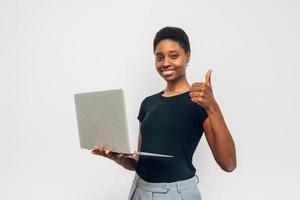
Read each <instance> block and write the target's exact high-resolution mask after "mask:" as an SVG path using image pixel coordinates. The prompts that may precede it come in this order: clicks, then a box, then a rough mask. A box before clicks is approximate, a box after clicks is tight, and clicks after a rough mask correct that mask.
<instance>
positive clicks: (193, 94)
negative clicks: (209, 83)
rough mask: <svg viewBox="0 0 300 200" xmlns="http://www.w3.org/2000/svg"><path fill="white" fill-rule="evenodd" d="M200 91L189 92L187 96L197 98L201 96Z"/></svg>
mask: <svg viewBox="0 0 300 200" xmlns="http://www.w3.org/2000/svg"><path fill="white" fill-rule="evenodd" d="M201 93H202V92H201V91H200V92H198V91H197V92H190V93H189V95H190V97H192V98H194V97H199V96H201Z"/></svg>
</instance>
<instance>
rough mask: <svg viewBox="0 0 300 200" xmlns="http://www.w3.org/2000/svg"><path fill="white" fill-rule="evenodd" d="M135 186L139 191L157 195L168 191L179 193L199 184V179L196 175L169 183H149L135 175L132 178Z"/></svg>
mask: <svg viewBox="0 0 300 200" xmlns="http://www.w3.org/2000/svg"><path fill="white" fill-rule="evenodd" d="M134 181H135V184H136V185H137V186H138V187H140V188H141V189H143V190H145V191H148V192H158V193H167V192H169V191H177V192H181V191H182V190H185V189H188V188H191V187H192V186H195V185H197V184H198V183H199V178H198V176H197V175H195V176H193V177H192V178H189V179H186V180H182V181H176V182H170V183H150V182H147V181H145V180H144V179H142V178H141V177H140V176H139V175H138V174H137V173H135V177H134Z"/></svg>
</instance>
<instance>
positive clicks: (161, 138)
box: [136, 91, 208, 183]
mask: <svg viewBox="0 0 300 200" xmlns="http://www.w3.org/2000/svg"><path fill="white" fill-rule="evenodd" d="M162 94H163V91H161V92H159V93H156V94H154V95H151V96H149V97H146V98H145V99H144V100H143V101H142V103H141V107H140V111H139V114H138V117H137V118H138V119H139V120H140V122H142V126H141V134H142V144H141V151H144V152H151V153H158V154H167V155H173V156H174V157H172V158H161V157H147V156H140V158H139V162H138V165H137V168H136V172H137V174H138V175H139V176H140V177H141V178H143V179H144V180H146V181H148V182H154V183H157V182H174V181H180V180H185V179H189V178H191V177H193V176H194V175H195V173H196V169H195V167H194V166H193V163H192V158H193V154H194V152H195V150H196V147H197V145H198V143H199V141H200V139H201V136H202V134H203V126H202V123H203V121H204V120H205V119H206V117H207V116H208V115H207V112H206V110H205V109H204V108H203V107H202V106H199V105H198V104H196V103H194V102H192V101H191V97H190V96H189V92H188V91H187V92H185V93H182V94H179V95H176V96H171V97H164V96H162Z"/></svg>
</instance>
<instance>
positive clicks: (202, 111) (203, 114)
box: [198, 105, 208, 123]
mask: <svg viewBox="0 0 300 200" xmlns="http://www.w3.org/2000/svg"><path fill="white" fill-rule="evenodd" d="M198 115H199V116H200V119H201V121H202V123H203V122H204V120H205V119H206V118H207V117H208V114H207V111H206V110H205V108H203V107H202V106H199V105H198Z"/></svg>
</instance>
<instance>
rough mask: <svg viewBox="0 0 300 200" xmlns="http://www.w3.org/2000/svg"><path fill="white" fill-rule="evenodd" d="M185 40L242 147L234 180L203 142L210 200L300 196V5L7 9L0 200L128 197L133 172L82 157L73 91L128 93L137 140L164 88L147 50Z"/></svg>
mask: <svg viewBox="0 0 300 200" xmlns="http://www.w3.org/2000/svg"><path fill="white" fill-rule="evenodd" d="M167 25H172V26H179V27H181V28H183V29H184V30H185V31H186V32H187V34H188V35H189V37H190V42H191V49H192V60H191V62H190V65H189V67H188V69H187V76H188V80H189V82H190V83H193V82H195V81H203V80H204V75H205V72H206V71H207V69H208V68H212V70H213V72H212V84H213V89H214V94H215V98H216V99H217V101H218V103H219V105H220V107H221V109H222V111H223V115H224V117H225V119H226V122H227V125H228V127H229V128H230V131H231V134H232V136H233V138H234V140H235V143H236V149H237V161H238V166H237V168H236V170H235V171H234V172H232V173H227V172H224V171H222V170H221V168H220V167H219V166H218V165H217V163H216V162H215V161H214V159H213V156H212V153H211V151H210V149H209V147H208V145H207V142H206V139H205V137H202V139H201V141H200V143H199V146H198V148H197V151H196V153H195V155H194V165H195V166H196V168H197V174H198V176H199V177H200V183H199V185H198V186H199V189H200V191H201V194H202V197H203V199H204V200H241V199H243V200H253V199H256V200H266V199H272V200H277V199H278V200H279V199H288V200H294V199H300V195H299V191H298V190H299V179H300V173H299V169H300V161H299V152H300V147H299V139H300V137H299V134H300V132H299V119H300V116H299V112H300V109H299V104H297V102H299V100H300V95H299V85H300V81H299V79H298V80H297V78H298V76H299V65H300V60H299V52H300V39H299V35H300V3H299V1H297V0H281V1H279V0H247V1H243V0H227V1H221V0H220V1H213V0H207V1H174V0H173V1H155V0H152V1H140V0H134V1H133V0H132V1H130V0H129V1H113V0H111V1H108V0H107V1H100V0H86V1H79V0H76V1H74V0H73V1H71V0H64V1H61V0H53V1H46V0H28V1H21V0H20V1H17V0H1V1H0V67H1V72H0V91H1V93H0V95H1V96H0V97H1V101H0V102H1V103H0V109H1V110H0V111H1V114H0V120H1V121H0V134H1V138H0V162H1V163H0V199H5V200H17V199H30V200H38V199H43V200H50V199H51V200H52V199H55V200H65V199H72V200H99V199H101V200H102V199H108V200H110V199H121V200H122V199H124V200H125V199H127V195H128V192H129V189H130V185H131V181H132V179H133V176H134V172H133V171H127V170H125V169H123V168H122V167H121V166H119V165H117V164H115V163H113V162H112V161H110V160H108V159H105V158H102V157H97V156H95V155H92V154H90V152H89V151H86V150H82V149H80V148H79V141H78V140H79V138H78V132H77V124H76V117H75V106H74V99H73V94H74V93H79V92H88V91H97V90H102V89H114V88H123V89H124V91H125V95H126V106H127V114H128V119H129V120H128V122H129V129H130V136H131V142H132V145H133V146H134V147H136V145H137V136H138V120H137V119H136V117H137V114H138V109H139V106H140V103H141V101H142V100H143V98H145V97H146V96H149V95H151V94H153V93H156V92H158V91H161V90H163V89H164V88H165V82H164V80H163V79H162V78H161V77H160V76H159V75H158V74H157V72H156V70H155V68H154V56H153V54H152V41H153V38H154V35H155V33H156V32H157V31H158V30H159V29H160V28H162V27H164V26H167Z"/></svg>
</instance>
